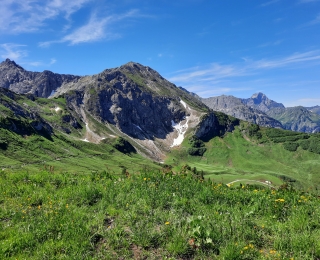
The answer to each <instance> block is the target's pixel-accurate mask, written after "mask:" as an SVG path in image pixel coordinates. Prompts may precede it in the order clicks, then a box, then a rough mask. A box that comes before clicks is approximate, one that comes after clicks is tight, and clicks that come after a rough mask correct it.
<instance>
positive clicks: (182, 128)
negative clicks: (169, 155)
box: [170, 116, 189, 147]
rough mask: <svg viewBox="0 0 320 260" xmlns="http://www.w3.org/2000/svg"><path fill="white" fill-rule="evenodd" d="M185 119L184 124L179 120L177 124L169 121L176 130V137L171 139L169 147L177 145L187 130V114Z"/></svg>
mask: <svg viewBox="0 0 320 260" xmlns="http://www.w3.org/2000/svg"><path fill="white" fill-rule="evenodd" d="M186 120H187V121H186V122H185V123H184V124H182V123H181V122H179V124H175V123H174V122H173V121H171V124H172V127H173V128H174V129H175V130H177V132H178V137H177V138H175V139H174V140H173V144H172V145H171V146H170V147H174V146H178V145H180V144H181V143H182V142H183V139H184V135H185V133H186V132H187V130H188V122H189V117H188V116H187V117H186Z"/></svg>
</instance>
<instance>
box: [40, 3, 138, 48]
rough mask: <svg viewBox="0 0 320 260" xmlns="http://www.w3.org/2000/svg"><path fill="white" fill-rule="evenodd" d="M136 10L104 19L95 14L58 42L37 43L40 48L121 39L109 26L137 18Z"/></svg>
mask: <svg viewBox="0 0 320 260" xmlns="http://www.w3.org/2000/svg"><path fill="white" fill-rule="evenodd" d="M138 16H139V11H138V10H136V9H135V10H131V11H129V12H127V13H124V14H120V15H119V14H118V15H110V16H107V17H104V18H99V17H98V15H97V14H96V13H94V14H92V15H91V17H90V19H89V22H88V23H87V24H85V25H83V26H82V27H80V28H78V29H76V30H74V31H73V32H71V33H70V34H67V35H65V36H64V37H63V38H62V39H60V40H54V41H47V42H41V43H39V46H40V47H48V46H50V45H51V44H53V43H63V42H67V43H69V44H70V45H75V44H79V43H85V42H94V41H98V40H101V39H105V40H113V39H116V38H119V37H121V35H120V34H119V33H118V32H114V31H113V30H112V29H111V28H110V25H111V24H114V23H117V22H119V21H122V20H124V19H127V18H132V17H138Z"/></svg>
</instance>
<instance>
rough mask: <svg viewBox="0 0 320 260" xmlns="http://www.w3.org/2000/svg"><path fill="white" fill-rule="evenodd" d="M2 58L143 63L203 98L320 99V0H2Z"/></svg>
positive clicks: (81, 65) (25, 63) (88, 70)
mask: <svg viewBox="0 0 320 260" xmlns="http://www.w3.org/2000/svg"><path fill="white" fill-rule="evenodd" d="M0 57H1V59H2V60H4V59H5V58H10V59H12V60H14V61H16V62H17V63H18V64H20V65H21V66H22V67H24V68H25V69H27V70H32V71H43V70H51V71H53V72H57V73H65V74H76V75H91V74H96V73H99V72H101V71H102V70H104V69H106V68H113V67H118V66H120V65H122V64H125V63H127V62H129V61H135V62H139V63H141V64H143V65H146V66H150V67H151V68H153V69H155V70H157V71H158V72H159V73H160V74H161V75H162V76H163V77H165V78H167V79H168V80H170V81H171V82H173V83H175V84H176V85H178V86H182V87H184V88H186V89H188V90H189V91H192V92H195V93H197V94H198V95H200V96H202V97H210V96H218V95H222V94H225V95H234V96H237V97H242V98H245V97H250V96H251V95H252V94H253V93H256V92H259V91H260V92H263V93H265V94H266V95H267V96H268V97H270V98H271V99H273V100H275V101H277V102H282V103H284V104H285V105H286V106H296V105H303V106H313V105H320V0H245V1H239V0H170V1H169V0H157V1H153V0H118V1H113V0H110V1H109V0H72V1H70V0H68V1H67V0H24V1H20V0H1V9H0Z"/></svg>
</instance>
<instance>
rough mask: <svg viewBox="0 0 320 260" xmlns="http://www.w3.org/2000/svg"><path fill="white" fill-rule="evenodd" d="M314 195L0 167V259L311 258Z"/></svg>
mask: <svg viewBox="0 0 320 260" xmlns="http://www.w3.org/2000/svg"><path fill="white" fill-rule="evenodd" d="M319 230H320V200H319V198H317V197H316V196H313V195H312V194H308V193H300V192H297V191H294V190H290V189H280V190H278V191H275V190H270V189H258V188H255V187H247V186H246V187H245V186H242V187H239V186H238V185H235V187H234V188H233V187H230V188H228V187H227V186H226V185H221V184H212V183H211V182H203V181H201V180H199V179H197V178H193V177H192V176H191V175H188V174H181V175H173V176H172V175H171V174H161V173H159V172H155V173H150V172H146V173H141V174H134V175H131V176H129V177H125V176H124V175H122V176H121V175H114V174H109V173H108V172H100V173H99V174H98V173H94V174H82V173H75V174H70V173H54V174H53V173H51V172H46V171H42V172H36V173H34V172H33V173H27V172H25V171H22V172H15V173H12V172H8V171H4V172H1V173H0V241H1V243H0V258H1V259H44V258H45V259H77V260H78V259H133V258H134V259H166V258H169V259H181V258H182V259H293V258H294V259H318V258H319V257H320V242H319V236H320V233H319Z"/></svg>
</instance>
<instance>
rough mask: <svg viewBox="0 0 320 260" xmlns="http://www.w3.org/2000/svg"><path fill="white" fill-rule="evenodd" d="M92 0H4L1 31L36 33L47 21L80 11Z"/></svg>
mask: <svg viewBox="0 0 320 260" xmlns="http://www.w3.org/2000/svg"><path fill="white" fill-rule="evenodd" d="M90 1H92V0H73V1H69V0H23V1H21V0H2V1H1V8H0V31H2V32H5V33H21V32H34V31H37V30H39V29H40V28H42V27H44V26H45V25H46V23H45V22H46V21H47V20H49V19H53V18H56V17H57V16H60V15H63V16H64V18H65V19H67V20H68V19H69V18H70V15H71V14H73V13H74V12H76V11H78V10H79V9H80V8H81V7H82V6H83V5H85V4H86V3H88V2H90Z"/></svg>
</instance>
